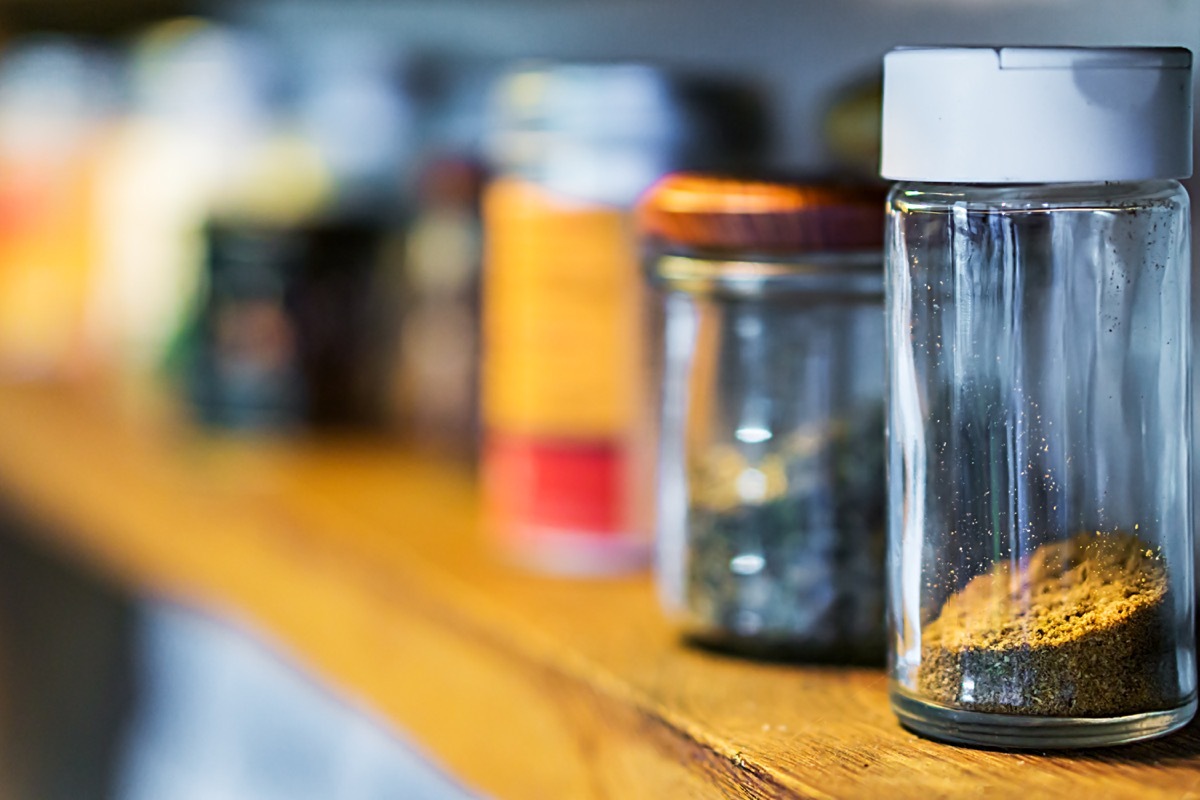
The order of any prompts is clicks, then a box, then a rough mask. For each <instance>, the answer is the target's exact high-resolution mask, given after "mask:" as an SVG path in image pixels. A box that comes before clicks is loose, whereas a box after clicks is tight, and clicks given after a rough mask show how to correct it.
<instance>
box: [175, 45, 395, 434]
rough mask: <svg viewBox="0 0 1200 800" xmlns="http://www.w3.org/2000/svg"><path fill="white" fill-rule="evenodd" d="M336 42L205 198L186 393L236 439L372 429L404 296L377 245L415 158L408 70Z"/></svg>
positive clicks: (310, 63) (322, 48) (307, 63)
mask: <svg viewBox="0 0 1200 800" xmlns="http://www.w3.org/2000/svg"><path fill="white" fill-rule="evenodd" d="M356 42H358V40H357V39H346V38H342V37H333V38H330V39H328V40H322V42H321V43H320V44H318V45H316V46H314V47H313V48H311V49H310V50H309V51H306V52H305V53H304V54H302V55H298V56H297V59H298V61H297V64H296V69H295V75H294V76H293V78H294V79H295V85H294V86H293V87H292V89H293V92H292V97H291V99H290V101H289V102H288V103H286V104H282V103H281V104H280V107H279V108H278V109H277V111H276V114H275V118H274V119H273V120H272V122H271V124H270V128H269V130H268V131H267V134H266V135H264V136H263V137H260V139H259V140H258V142H256V143H255V145H254V146H252V147H251V148H249V149H248V151H247V153H246V157H245V158H244V159H242V163H241V164H240V168H239V170H238V171H237V173H236V174H235V175H233V176H231V178H230V180H228V181H226V182H225V183H224V184H222V186H221V187H220V190H219V191H218V192H217V193H216V194H215V196H214V197H213V199H212V202H211V203H210V210H211V214H210V216H209V219H208V222H207V224H206V225H205V228H204V233H205V241H204V244H205V250H206V252H207V259H206V270H205V272H204V275H203V276H202V281H201V284H200V289H199V294H198V298H199V302H198V304H197V308H196V312H195V315H194V316H195V324H194V326H193V327H192V328H191V331H190V336H189V337H188V340H187V342H186V347H185V348H184V349H185V350H186V352H187V354H188V364H189V368H188V389H189V397H190V399H191V401H192V403H193V405H194V407H195V408H196V410H197V412H198V414H199V416H200V417H201V418H202V419H203V420H204V421H206V422H209V423H213V424H218V425H223V426H229V427H237V428H258V429H292V428H297V427H322V426H364V425H366V426H373V425H377V424H378V423H379V422H380V421H381V418H382V416H383V409H384V400H385V394H386V391H387V383H388V367H389V365H388V363H387V354H388V351H389V347H390V343H391V342H392V340H393V339H394V338H395V334H396V330H397V328H398V325H399V319H401V318H402V309H401V304H402V298H401V296H400V294H399V293H398V291H396V289H395V285H394V283H395V282H394V281H393V280H392V279H391V275H390V274H389V269H390V265H389V264H388V263H387V260H386V259H385V258H384V257H383V254H382V250H383V247H382V245H383V241H384V239H385V236H386V232H387V230H388V228H389V226H390V225H391V224H392V222H393V220H394V218H395V217H396V216H397V209H399V208H401V207H402V206H403V204H404V198H403V197H401V196H400V195H399V193H398V191H397V187H398V186H399V185H400V183H401V182H398V181H397V180H396V179H395V176H396V173H397V171H398V170H399V167H398V166H397V165H398V164H402V163H406V162H407V160H408V159H409V158H410V155H411V153H410V152H409V151H410V147H409V144H410V142H409V135H408V133H407V130H408V119H409V109H408V100H407V98H406V96H405V94H404V91H403V90H402V87H401V86H400V84H399V81H397V80H396V75H395V72H396V70H395V67H396V64H397V63H398V62H397V61H396V60H394V59H392V58H391V57H390V55H389V54H390V51H389V50H388V49H387V48H386V47H384V46H381V45H379V43H378V42H377V41H376V40H371V41H367V42H362V43H360V44H361V45H362V46H356Z"/></svg>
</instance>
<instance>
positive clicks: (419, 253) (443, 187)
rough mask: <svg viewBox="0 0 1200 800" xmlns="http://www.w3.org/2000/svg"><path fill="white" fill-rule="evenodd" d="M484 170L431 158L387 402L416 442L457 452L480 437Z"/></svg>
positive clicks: (411, 236)
mask: <svg viewBox="0 0 1200 800" xmlns="http://www.w3.org/2000/svg"><path fill="white" fill-rule="evenodd" d="M482 179H483V171H482V168H481V167H480V166H479V165H478V164H476V163H475V162H473V161H471V160H470V159H467V158H462V157H459V158H454V157H449V156H446V157H441V158H436V159H434V160H433V161H431V162H430V163H429V164H428V166H427V167H426V168H425V171H424V174H423V175H422V177H421V180H420V182H419V184H420V188H419V191H418V196H417V212H416V214H415V215H414V216H413V218H412V221H411V223H410V225H409V228H408V231H407V236H406V239H405V255H404V258H403V263H404V281H403V282H404V288H403V292H404V295H405V298H406V302H405V307H404V319H403V320H402V325H401V334H400V338H399V346H398V350H397V352H396V354H395V366H394V367H393V369H392V376H391V378H392V384H391V387H390V394H391V399H390V404H391V405H392V407H393V409H394V413H396V415H397V416H398V417H399V418H400V419H401V420H402V422H403V424H404V425H405V426H406V427H407V428H408V429H409V430H410V431H411V435H412V438H413V439H414V440H415V441H417V442H418V443H420V444H423V445H429V446H431V447H433V448H435V449H437V450H442V451H445V452H448V453H454V454H458V455H468V454H471V453H473V452H474V450H475V447H476V442H477V439H478V423H477V413H476V408H477V395H478V389H477V384H478V377H477V376H478V357H479V273H480V259H481V257H482V253H481V247H482V243H481V232H480V217H479V195H480V189H481V187H482Z"/></svg>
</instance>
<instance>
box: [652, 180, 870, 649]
mask: <svg viewBox="0 0 1200 800" xmlns="http://www.w3.org/2000/svg"><path fill="white" fill-rule="evenodd" d="M638 216H639V225H640V231H641V234H642V237H643V242H644V245H645V247H646V253H647V273H648V277H649V280H650V282H651V284H652V285H653V286H655V287H656V288H657V290H658V294H659V297H660V298H661V311H662V317H661V319H662V325H661V327H660V330H661V334H662V335H661V343H660V346H659V347H658V350H659V366H658V370H659V372H660V377H661V380H660V381H659V386H660V391H661V397H660V407H661V410H662V413H661V417H660V431H659V442H660V444H659V463H658V509H657V539H656V541H657V567H658V573H657V574H658V581H659V588H660V594H661V596H662V599H663V602H664V605H665V606H666V608H667V609H668V611H669V612H670V613H671V615H672V616H674V617H675V618H676V619H678V620H679V621H680V623H681V624H682V626H683V628H684V630H685V633H686V635H687V636H688V637H689V638H691V639H692V640H694V641H696V642H698V643H701V644H705V645H709V646H714V647H717V648H720V649H728V650H734V651H738V652H742V653H747V654H752V655H759V656H764V657H782V658H796V659H802V660H812V661H829V662H877V661H880V660H881V659H882V655H883V652H884V627H883V623H884V569H883V565H884V460H883V451H884V438H883V437H884V431H883V397H884V357H883V352H884V322H883V274H882V266H881V265H882V256H881V241H882V231H883V195H882V193H881V192H880V191H879V190H877V189H875V188H872V187H863V186H845V185H835V184H793V183H774V182H765V181H758V182H751V181H744V180H736V179H730V178H721V177H711V176H705V175H696V174H676V175H672V176H668V177H667V178H665V179H663V180H662V181H660V182H659V183H658V184H656V185H655V186H654V187H653V188H652V189H651V190H650V192H648V193H647V195H646V196H645V197H644V198H643V200H642V202H641V204H640V207H639V215H638Z"/></svg>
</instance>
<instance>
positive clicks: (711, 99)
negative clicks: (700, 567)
mask: <svg viewBox="0 0 1200 800" xmlns="http://www.w3.org/2000/svg"><path fill="white" fill-rule="evenodd" d="M493 114H494V116H493V120H492V123H491V126H490V134H491V136H490V142H489V149H490V151H491V154H492V158H493V160H494V162H495V166H496V168H497V171H498V172H499V173H500V174H499V176H498V177H497V178H496V179H495V180H493V181H492V183H491V184H490V186H489V187H488V189H487V191H486V195H485V200H484V224H485V232H486V242H485V276H484V292H485V294H484V363H483V375H482V381H483V398H482V400H483V409H482V411H483V421H484V429H485V430H484V444H483V454H482V455H483V472H484V476H483V477H484V498H485V507H486V513H487V518H488V525H489V529H490V531H491V532H492V534H493V537H494V541H495V543H496V544H497V545H498V547H499V549H500V550H501V551H502V553H503V554H504V555H506V556H507V557H509V558H510V559H513V560H515V561H518V562H520V563H522V564H524V565H527V566H532V567H534V568H538V569H543V570H548V571H552V572H560V573H573V574H592V573H606V572H614V571H621V570H626V569H630V568H634V567H638V566H641V565H644V564H645V563H646V562H647V560H648V555H649V540H650V536H649V527H650V526H649V516H650V514H649V510H648V505H649V503H650V502H652V500H651V498H650V497H649V496H648V494H647V493H646V489H647V486H648V482H647V481H646V480H645V479H646V478H648V477H649V471H648V470H646V469H645V467H646V466H647V465H648V464H649V462H650V458H651V452H650V451H651V449H652V446H653V445H652V441H653V438H652V436H651V435H650V430H649V426H650V424H651V423H650V422H649V420H648V415H647V414H645V413H643V412H642V409H641V407H640V403H639V398H640V397H642V395H643V388H642V386H641V381H642V380H644V376H643V373H642V369H641V365H640V358H639V353H640V351H641V346H642V336H643V332H642V330H641V328H640V325H639V320H640V317H641V314H642V305H641V304H642V298H641V289H640V279H639V271H638V268H637V256H636V244H635V241H634V238H633V233H632V230H631V220H630V210H631V208H632V206H633V204H634V202H635V200H636V198H637V196H638V195H639V194H640V193H641V192H642V191H643V190H645V189H646V187H648V186H649V185H650V184H651V183H652V182H653V181H654V180H655V179H656V178H658V177H659V176H660V175H662V174H664V173H666V172H668V171H670V170H671V169H673V168H676V167H679V166H681V165H684V164H688V163H704V162H705V160H706V159H708V160H710V161H711V160H716V155H717V154H719V155H720V156H721V157H724V158H725V159H727V160H728V159H736V158H737V157H738V156H744V155H745V154H747V153H748V152H749V151H752V150H753V149H754V147H755V146H756V145H758V144H760V143H761V138H762V137H761V130H762V127H761V118H760V117H758V116H757V108H756V107H755V106H754V105H753V104H750V103H749V102H748V101H747V99H746V97H745V96H744V95H740V94H737V93H729V94H726V95H722V94H721V93H720V92H719V91H716V90H708V89H707V88H705V89H704V90H697V89H696V88H695V86H694V85H685V84H684V83H681V82H678V81H672V80H669V79H668V78H666V77H665V76H664V75H663V74H662V73H660V72H659V71H657V70H655V69H652V68H649V67H645V66H639V65H616V64H614V65H603V66H599V65H594V66H590V65H559V66H548V67H530V68H527V69H519V70H516V71H514V72H512V73H511V74H509V75H507V76H506V77H504V78H503V79H502V80H501V81H500V82H499V84H498V87H497V90H496V93H495V99H494V105H493ZM739 137H740V138H739ZM639 468H641V469H643V470H645V471H644V472H639Z"/></svg>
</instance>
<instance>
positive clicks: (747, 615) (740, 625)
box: [687, 412, 884, 663]
mask: <svg viewBox="0 0 1200 800" xmlns="http://www.w3.org/2000/svg"><path fill="white" fill-rule="evenodd" d="M880 413H881V412H880ZM880 413H868V414H865V415H863V417H862V418H860V419H857V421H856V422H855V423H854V424H853V425H852V424H850V423H848V422H845V421H840V420H839V421H837V422H835V423H834V424H833V425H832V426H830V427H828V428H826V429H824V430H806V431H803V432H799V433H796V434H793V435H792V436H791V437H790V438H789V439H788V441H787V442H786V444H785V445H784V446H783V447H781V448H780V450H778V451H776V452H774V453H771V454H769V455H767V456H765V457H764V458H762V459H761V460H760V461H758V462H756V463H754V464H750V463H748V462H747V460H746V459H745V458H743V457H742V456H740V455H739V454H738V453H737V451H735V450H733V449H732V448H721V449H717V450H715V451H712V452H710V453H709V454H708V458H707V459H705V460H704V461H702V462H701V463H700V464H697V465H695V466H694V467H693V470H692V480H691V484H692V486H693V496H692V503H691V506H690V508H689V522H688V527H689V544H690V548H689V558H688V562H687V604H688V609H689V612H690V616H691V618H692V634H693V638H694V639H697V640H699V641H701V642H704V643H706V644H709V645H715V646H718V647H723V648H730V649H736V650H740V651H743V652H751V653H753V654H755V655H760V656H775V657H786V658H804V659H809V660H825V661H843V662H846V661H848V662H865V663H877V662H878V661H880V660H881V659H882V655H883V650H884V634H883V609H884V596H883V583H884V581H883V550H884V533H883V530H884V525H883V437H882V419H881V416H880Z"/></svg>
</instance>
